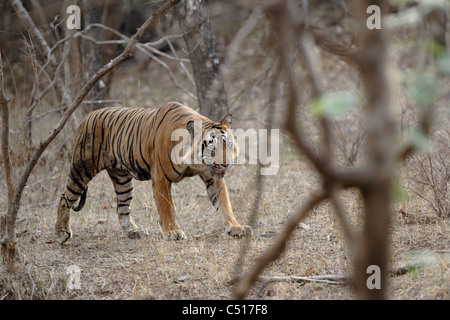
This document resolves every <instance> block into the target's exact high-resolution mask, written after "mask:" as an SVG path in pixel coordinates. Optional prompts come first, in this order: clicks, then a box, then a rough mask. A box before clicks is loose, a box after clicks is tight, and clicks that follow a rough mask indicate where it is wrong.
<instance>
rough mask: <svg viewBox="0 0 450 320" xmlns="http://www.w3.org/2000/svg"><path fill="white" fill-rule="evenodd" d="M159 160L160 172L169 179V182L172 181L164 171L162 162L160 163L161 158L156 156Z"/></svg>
mask: <svg viewBox="0 0 450 320" xmlns="http://www.w3.org/2000/svg"><path fill="white" fill-rule="evenodd" d="M158 161H159V166H160V168H161V171H162V173H163V174H164V176H165V177H166V179H167V180H169V182H170V183H172V180H170V179H169V177H168V176H167V174H166V172H165V171H164V169H163V167H162V164H161V159H159V158H158Z"/></svg>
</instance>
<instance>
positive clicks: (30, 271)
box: [0, 147, 450, 299]
mask: <svg viewBox="0 0 450 320" xmlns="http://www.w3.org/2000/svg"><path fill="white" fill-rule="evenodd" d="M294 152H295V151H294V150H292V149H290V148H289V147H286V148H285V150H284V151H283V156H282V164H281V166H280V170H279V172H278V174H277V175H274V176H267V177H264V179H263V181H264V188H263V191H262V192H263V193H262V202H261V206H260V210H259V212H258V219H257V223H256V225H254V226H253V228H254V234H253V236H252V238H251V240H250V247H249V250H248V253H247V255H246V256H245V258H242V257H241V256H240V254H239V253H240V250H241V245H242V242H243V241H244V240H242V239H240V240H239V239H234V238H231V237H229V236H227V235H226V234H225V233H224V232H223V230H222V227H221V220H220V217H219V215H218V214H217V213H216V212H215V210H214V208H213V206H212V205H211V203H210V201H209V199H208V198H207V195H206V190H205V188H204V185H203V182H202V181H201V180H200V179H197V178H193V179H185V180H183V181H182V182H180V183H179V184H175V185H174V187H173V193H174V201H175V207H176V210H177V213H178V215H177V217H178V222H179V224H180V226H181V227H182V228H183V230H184V231H185V233H186V235H187V237H188V238H187V239H186V240H183V241H164V240H162V239H161V238H160V236H159V227H158V215H157V211H156V209H155V205H154V202H153V199H152V198H153V195H152V190H151V183H150V182H135V197H134V200H133V202H132V206H131V207H132V215H133V217H134V219H135V221H136V223H137V224H138V225H139V226H140V227H141V228H145V229H147V230H148V233H149V236H148V237H145V238H142V239H140V240H131V239H128V238H127V237H126V236H125V235H124V234H123V233H122V230H121V228H120V226H119V223H118V220H117V215H116V213H115V210H116V209H115V195H114V191H113V188H112V183H111V182H110V181H109V177H108V176H107V175H106V174H105V173H104V172H103V173H100V174H99V175H98V176H97V177H95V178H94V180H93V181H92V182H91V184H90V187H89V194H88V198H87V202H86V205H85V207H84V209H83V210H82V211H81V212H79V213H72V216H71V225H72V230H73V233H74V235H73V238H72V239H70V240H69V241H68V242H67V244H66V245H64V246H61V245H59V244H58V243H56V242H55V241H54V240H55V236H54V223H55V219H56V205H57V201H58V198H59V194H60V192H61V191H62V189H63V186H64V184H65V181H66V180H65V179H66V173H65V169H66V168H67V164H63V165H62V166H63V167H64V169H62V168H61V166H53V167H52V168H46V169H45V170H43V169H37V170H35V171H34V173H33V175H32V177H31V179H30V182H29V184H28V186H27V188H26V191H25V197H24V200H23V202H22V209H21V211H20V214H19V219H18V223H17V236H18V241H19V242H18V248H19V254H18V259H19V260H18V263H17V267H18V270H17V273H16V275H13V276H11V275H7V274H5V273H4V271H3V270H4V269H3V268H1V269H2V271H1V273H0V298H1V299H30V298H33V299H141V298H144V299H229V298H231V296H232V289H233V286H232V285H230V283H229V282H230V280H232V279H233V277H234V276H235V270H236V265H237V264H240V267H242V268H243V270H244V272H245V270H247V269H248V268H249V267H251V266H252V265H253V263H255V261H256V259H257V258H258V256H259V255H260V254H262V253H263V252H264V251H265V250H266V249H267V248H268V247H269V246H270V244H271V243H272V241H274V239H275V238H276V237H277V235H278V234H279V233H280V231H281V230H282V228H283V226H284V224H285V222H286V220H287V219H288V217H289V215H291V214H292V213H294V212H295V210H296V208H297V207H298V206H299V205H300V204H301V203H302V200H304V199H306V198H307V197H308V194H309V193H310V192H311V190H313V189H314V187H315V186H317V185H318V177H317V175H316V174H315V172H314V171H313V170H312V169H311V167H310V166H309V165H308V164H307V163H305V162H304V161H302V160H301V159H297V160H295V159H294V158H293V157H292V156H290V155H289V154H293V153H294ZM256 169H257V167H256V166H255V165H246V166H245V165H242V166H238V165H237V166H236V167H235V169H234V172H233V174H232V175H230V176H229V177H228V178H227V179H226V180H227V183H228V185H229V189H230V198H231V202H232V205H233V207H234V211H235V214H236V216H237V219H238V220H239V221H240V222H241V223H247V220H248V219H249V217H250V214H251V211H252V206H253V202H254V197H255V195H256V188H255V181H256V180H255V179H256ZM0 188H1V190H0V191H1V194H6V192H5V190H4V189H5V187H4V186H3V185H2V186H1V187H0ZM340 196H341V199H342V200H343V203H344V204H345V209H346V211H347V214H348V217H349V220H350V222H351V223H352V225H353V226H354V227H355V228H358V227H359V226H360V224H361V221H362V218H361V201H360V198H359V194H358V193H356V192H355V191H353V190H348V191H345V192H343V193H342V194H341V195H340ZM5 206H6V199H5V198H4V197H1V198H0V207H3V208H4V207H5ZM395 207H396V208H395V210H394V213H393V216H392V235H391V243H392V251H391V253H390V256H391V267H392V269H396V268H399V267H408V266H411V265H417V264H418V265H420V267H419V268H416V269H414V270H413V271H411V272H408V273H406V274H404V275H401V276H393V277H391V278H390V279H389V298H392V299H450V269H449V262H450V256H449V255H450V251H449V250H450V239H449V234H450V232H449V229H450V220H449V219H439V218H437V216H436V215H434V214H432V213H427V209H426V208H422V207H420V204H418V203H417V202H415V201H413V200H410V201H403V202H402V203H397V204H396V205H395ZM401 212H403V214H402V213H401ZM405 213H407V217H406V216H405ZM304 223H305V225H302V226H300V227H299V228H297V230H295V232H294V234H293V236H292V238H291V240H290V241H289V244H288V246H287V250H286V252H285V253H284V254H283V255H282V256H281V258H280V259H278V260H277V261H276V262H274V263H273V264H271V266H270V267H269V268H267V269H266V270H265V271H264V273H263V275H264V276H269V277H270V276H313V275H330V274H331V275H349V274H351V272H352V259H351V256H350V254H349V250H348V248H347V244H346V242H345V240H344V237H343V233H342V231H341V228H340V226H339V224H338V222H337V219H336V218H335V216H334V214H333V213H332V208H331V206H330V205H329V204H327V203H324V204H322V205H320V206H318V207H316V208H315V209H314V212H313V213H312V214H311V215H310V217H309V218H308V219H306V220H305V221H304ZM73 268H76V269H73ZM71 270H72V271H73V270H78V271H79V275H80V276H81V277H80V278H79V279H78V280H79V282H77V284H79V285H80V287H79V288H76V287H75V288H74V287H73V286H71V285H70V280H71V279H75V278H73V277H74V275H73V273H71V272H72V271H71ZM354 297H355V295H354V292H353V291H352V289H351V287H350V286H348V285H342V284H339V285H336V284H324V283H293V282H264V283H262V282H260V283H256V284H255V285H254V286H253V287H252V289H251V291H250V294H249V298H251V299H352V298H354Z"/></svg>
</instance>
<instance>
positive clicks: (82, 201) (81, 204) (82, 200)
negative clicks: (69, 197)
mask: <svg viewBox="0 0 450 320" xmlns="http://www.w3.org/2000/svg"><path fill="white" fill-rule="evenodd" d="M87 189H88V188H87V187H86V189H84V191H83V193H82V194H81V196H80V201H79V202H78V205H77V206H75V205H73V206H72V210H73V211H75V212H78V211H80V210H81V209H83V207H84V204H85V203H86V194H87Z"/></svg>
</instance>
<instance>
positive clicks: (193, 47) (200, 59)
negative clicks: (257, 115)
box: [175, 0, 229, 121]
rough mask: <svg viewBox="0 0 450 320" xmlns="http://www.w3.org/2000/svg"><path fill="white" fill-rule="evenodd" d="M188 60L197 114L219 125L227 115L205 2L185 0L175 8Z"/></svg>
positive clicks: (223, 90)
mask: <svg viewBox="0 0 450 320" xmlns="http://www.w3.org/2000/svg"><path fill="white" fill-rule="evenodd" d="M175 13H176V16H177V18H178V21H179V23H180V27H181V29H182V30H183V31H184V41H185V43H186V48H187V50H186V51H187V52H188V53H189V57H190V59H191V64H192V69H193V72H194V78H195V86H196V88H197V97H198V104H199V107H200V113H201V114H203V115H204V116H207V117H209V118H210V119H211V120H213V121H220V120H222V119H223V117H225V116H226V115H227V114H228V113H229V112H228V99H227V94H226V91H225V87H224V83H223V77H222V73H221V71H220V61H219V57H218V56H217V48H216V42H215V38H214V33H213V31H212V29H211V23H210V20H209V12H208V1H207V0H203V1H198V0H186V1H181V2H180V3H179V4H178V5H177V6H176V7H175Z"/></svg>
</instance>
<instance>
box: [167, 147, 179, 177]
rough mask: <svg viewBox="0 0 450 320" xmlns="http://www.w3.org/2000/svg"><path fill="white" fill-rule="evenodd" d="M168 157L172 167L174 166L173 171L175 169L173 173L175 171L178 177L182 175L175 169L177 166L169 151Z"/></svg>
mask: <svg viewBox="0 0 450 320" xmlns="http://www.w3.org/2000/svg"><path fill="white" fill-rule="evenodd" d="M167 155H168V158H169V162H170V165H171V166H172V169H173V171H175V173H176V174H177V175H179V176H180V175H181V173H180V172H179V171H178V170H177V169H175V166H174V165H173V162H172V159H171V157H170V153H169V151H167Z"/></svg>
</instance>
